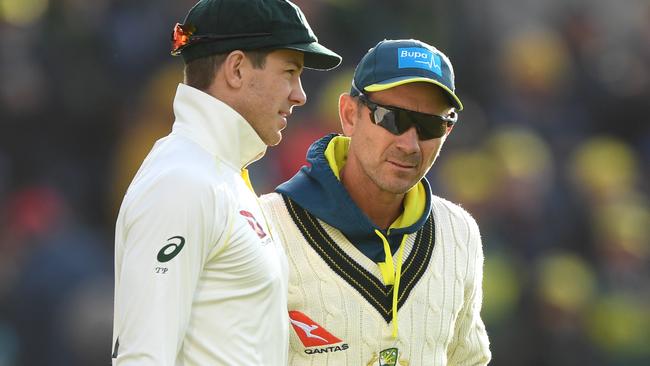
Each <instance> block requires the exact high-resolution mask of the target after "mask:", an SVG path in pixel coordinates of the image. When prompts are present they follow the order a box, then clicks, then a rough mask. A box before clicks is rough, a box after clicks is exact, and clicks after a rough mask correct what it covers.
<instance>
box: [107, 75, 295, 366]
mask: <svg viewBox="0 0 650 366" xmlns="http://www.w3.org/2000/svg"><path fill="white" fill-rule="evenodd" d="M174 113H175V116H176V120H175V122H174V125H173V128H172V132H171V134H169V135H168V136H166V137H164V138H162V139H161V140H159V141H157V142H156V144H155V145H154V147H153V149H152V150H151V152H150V153H149V155H148V156H147V158H146V159H145V160H144V162H143V164H142V166H141V167H140V170H139V171H138V173H137V174H136V176H135V178H134V179H133V182H132V183H131V185H130V186H129V188H128V191H127V193H126V195H125V197H124V201H123V202H122V206H121V208H120V212H119V216H118V219H117V224H116V231H115V314H114V327H113V349H112V353H113V366H131V365H133V366H135V365H138V366H147V365H152V366H154V365H155V366H167V365H168V366H180V365H183V366H193V365H202V366H205V365H286V363H287V344H288V326H289V319H288V315H287V308H286V303H287V281H288V273H287V261H286V258H285V255H284V252H283V249H282V247H281V246H280V243H278V242H277V240H274V239H275V238H276V235H274V233H273V232H272V229H270V228H269V225H267V222H266V219H265V218H264V215H263V213H262V211H261V209H260V206H259V204H258V201H257V197H256V196H255V194H254V193H253V192H252V191H251V189H250V188H249V187H248V186H247V184H246V181H245V180H244V179H243V178H242V176H241V171H242V169H244V168H245V167H246V166H247V165H248V164H250V163H251V162H253V161H255V160H257V159H259V158H260V157H261V156H262V155H264V152H265V149H266V146H265V144H264V143H263V142H262V140H261V139H260V138H259V136H258V135H257V134H256V133H255V131H254V130H253V129H252V128H251V127H250V125H249V124H248V123H247V122H246V121H245V120H244V118H243V117H241V115H239V114H238V113H237V112H236V111H234V110H233V109H232V108H230V107H229V106H227V105H226V104H224V103H222V102H221V101H219V100H217V99H215V98H213V97H212V96H210V95H208V94H205V93H203V92H201V91H199V90H197V89H194V88H191V87H189V86H186V85H183V84H180V85H179V86H178V90H177V93H176V97H175V99H174Z"/></svg>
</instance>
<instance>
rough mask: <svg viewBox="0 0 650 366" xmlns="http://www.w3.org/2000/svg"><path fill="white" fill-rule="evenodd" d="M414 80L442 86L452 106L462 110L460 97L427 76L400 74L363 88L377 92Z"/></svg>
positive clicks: (413, 81) (414, 81)
mask: <svg viewBox="0 0 650 366" xmlns="http://www.w3.org/2000/svg"><path fill="white" fill-rule="evenodd" d="M416 82H424V83H430V84H434V85H437V86H439V87H440V88H442V90H444V91H445V92H446V93H447V96H449V99H450V100H451V101H452V103H453V104H455V105H454V106H455V107H456V110H457V111H459V112H460V111H462V110H463V103H461V101H460V99H458V96H456V94H455V93H454V92H453V91H451V89H449V88H448V87H447V86H445V85H444V84H442V83H441V82H439V81H437V80H433V79H429V78H425V77H422V76H400V77H397V78H392V79H388V80H384V81H382V82H379V83H375V84H372V85H368V86H366V87H365V88H363V89H364V90H365V91H367V92H378V91H382V90H386V89H390V88H394V87H396V86H399V85H404V84H409V83H416Z"/></svg>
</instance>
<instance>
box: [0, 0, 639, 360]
mask: <svg viewBox="0 0 650 366" xmlns="http://www.w3.org/2000/svg"><path fill="white" fill-rule="evenodd" d="M193 2H194V0H182V1H181V0H140V1H126V0H93V1H88V0H0V49H1V51H0V80H1V82H0V250H1V255H0V366H6V365H21V366H22V365H25V366H32V365H34V366H35V365H66V366H70V365H73V366H74V365H84V366H87V365H107V364H108V362H109V353H110V346H111V345H110V343H111V341H110V336H111V331H112V329H111V327H112V297H113V278H112V265H113V258H112V256H113V227H114V220H115V217H116V211H117V208H118V207H119V203H120V200H121V197H122V194H123V192H124V190H125V188H126V186H127V184H128V182H129V181H130V179H131V177H132V176H133V174H134V172H135V169H137V167H138V166H139V164H140V162H141V160H142V158H143V156H144V155H145V154H146V152H147V151H148V150H149V149H150V147H151V145H152V143H153V141H155V140H156V139H157V138H159V137H161V136H163V135H165V134H166V133H167V132H168V131H169V129H170V126H171V123H172V120H173V115H172V112H171V102H172V98H173V93H174V90H175V86H176V83H177V82H178V81H179V80H180V79H181V71H182V61H181V60H180V59H178V58H172V57H171V56H169V34H170V31H171V28H172V25H173V24H174V23H175V22H177V21H182V17H183V15H184V14H185V12H186V11H187V9H188V8H189V7H190V6H191V5H192V4H193ZM297 3H298V4H299V5H300V6H301V7H302V8H303V10H304V12H305V13H306V14H307V18H308V19H309V21H310V23H311V25H312V28H314V30H315V31H316V33H317V34H318V36H319V37H320V40H321V41H322V42H323V43H324V44H325V45H327V46H329V47H330V48H332V49H334V50H336V51H338V52H339V53H340V54H341V55H342V56H343V57H344V61H343V64H342V66H341V67H340V68H339V69H337V70H336V71H334V72H327V73H322V72H315V71H307V72H305V74H304V77H303V84H304V87H305V90H306V92H307V94H308V98H309V101H308V103H307V105H306V106H305V107H302V108H298V109H297V110H296V111H295V113H294V115H293V116H292V118H291V119H290V123H289V127H288V129H287V130H286V132H285V137H284V140H283V143H282V145H281V146H280V147H277V148H272V149H270V150H269V152H268V153H267V156H266V157H265V158H264V159H263V160H262V161H261V162H258V163H256V164H255V165H254V166H253V167H252V176H253V181H254V185H255V188H256V190H257V192H258V193H264V192H268V191H270V190H272V189H273V188H274V187H275V185H277V184H278V183H279V182H281V181H282V180H284V179H286V178H288V177H289V176H291V174H292V172H293V171H294V170H295V169H297V167H298V166H300V164H301V162H302V160H303V157H304V153H305V149H306V146H307V145H308V144H309V142H310V141H311V140H313V139H315V138H318V137H320V136H321V135H323V134H325V133H327V132H330V131H340V128H339V125H338V118H337V116H336V102H337V96H338V94H339V93H341V92H343V91H346V90H347V89H348V88H349V82H350V78H351V72H352V70H353V68H354V66H355V65H356V63H357V62H358V60H359V59H360V58H361V56H362V55H363V54H364V53H365V51H366V50H367V49H368V48H369V47H371V46H372V45H374V44H375V43H376V42H378V41H379V40H381V39H383V38H410V37H413V38H419V39H422V40H425V41H428V42H429V43H432V44H434V45H437V46H438V47H439V48H441V49H442V50H444V51H445V52H446V53H447V54H448V55H449V56H450V57H451V59H452V62H453V63H454V66H455V69H456V75H457V90H458V92H459V95H460V96H461V98H462V99H463V101H464V103H465V105H466V111H464V112H463V113H462V114H461V120H460V124H459V125H458V126H457V128H456V129H455V130H454V133H453V134H452V136H451V139H450V140H449V141H448V142H447V144H446V145H445V148H444V149H443V152H442V155H441V158H440V159H439V160H438V162H437V163H436V165H435V166H434V168H433V170H432V172H431V173H430V175H429V178H430V180H431V182H432V185H433V187H434V191H435V192H436V193H437V194H439V195H441V196H443V197H447V198H449V199H450V200H452V201H454V202H458V203H460V204H461V205H463V206H464V207H465V208H467V209H468V210H469V211H470V212H472V213H473V215H474V216H475V217H476V219H477V220H478V222H479V225H480V227H481V230H482V234H483V240H484V246H485V254H486V262H485V281H484V289H485V300H484V307H483V317H484V319H485V322H486V324H487V328H488V332H489V334H490V338H491V342H492V346H491V348H492V351H493V355H494V357H493V362H492V363H491V364H492V365H498V366H507V365H554V366H561V365H603V366H604V365H613V366H614V365H616V366H618V365H621V366H623V365H625V366H635V365H648V364H650V265H649V256H650V201H649V199H650V183H649V182H650V127H649V126H650V117H649V116H650V2H648V1H647V0H626V1H606V0H589V1H587V0H546V1H536V0H517V1H515V0H485V1H472V0H454V1H443V0H435V1H424V0H421V1H418V0H401V1H389V0H303V1H297Z"/></svg>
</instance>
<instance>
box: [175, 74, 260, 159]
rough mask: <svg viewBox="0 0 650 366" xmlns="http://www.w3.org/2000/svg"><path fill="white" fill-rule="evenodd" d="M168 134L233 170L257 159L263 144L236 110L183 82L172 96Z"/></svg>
mask: <svg viewBox="0 0 650 366" xmlns="http://www.w3.org/2000/svg"><path fill="white" fill-rule="evenodd" d="M174 115H175V116H176V121H175V122H174V126H173V127H172V131H173V132H172V133H174V134H178V135H182V136H184V137H187V138H189V139H190V140H192V141H194V142H196V143H197V144H199V145H200V146H201V147H203V148H204V149H206V150H207V151H209V152H210V153H211V154H213V155H215V156H216V157H217V158H219V159H221V160H223V161H224V162H225V163H226V164H228V165H230V166H231V167H232V168H233V169H235V170H236V171H239V170H242V169H244V168H246V166H248V165H249V164H250V163H252V162H254V161H256V160H259V159H260V158H261V157H262V156H264V153H265V152H266V144H264V142H263V141H262V139H261V138H260V137H259V136H258V135H257V133H256V132H255V130H254V129H253V128H252V127H251V125H250V124H249V123H248V122H247V121H246V120H245V119H244V117H242V116H241V115H240V114H239V113H237V111H235V110H234V109H232V108H231V107H230V106H229V105H227V104H225V103H224V102H222V101H220V100H219V99H217V98H215V97H213V96H211V95H209V94H206V93H204V92H202V91H200V90H198V89H195V88H193V87H191V86H187V85H185V84H178V88H177V89H176V97H175V98H174Z"/></svg>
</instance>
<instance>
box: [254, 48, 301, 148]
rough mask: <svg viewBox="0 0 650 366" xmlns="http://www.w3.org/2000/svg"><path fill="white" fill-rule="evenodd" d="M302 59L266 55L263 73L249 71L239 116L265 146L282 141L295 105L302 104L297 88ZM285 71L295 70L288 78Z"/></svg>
mask: <svg viewBox="0 0 650 366" xmlns="http://www.w3.org/2000/svg"><path fill="white" fill-rule="evenodd" d="M303 57H304V56H303V55H302V53H300V52H297V51H290V50H277V51H273V52H271V53H269V55H268V56H267V59H266V64H265V66H264V68H262V69H252V70H251V71H252V72H251V74H250V76H249V80H248V81H247V83H246V87H245V94H244V100H243V102H242V104H243V107H242V110H243V111H244V113H242V115H243V116H244V118H246V120H247V121H248V122H249V124H250V125H251V127H253V129H254V130H255V132H257V134H258V136H259V137H260V138H261V139H262V141H264V143H265V144H266V145H267V146H275V145H277V144H279V143H280V141H281V140H282V130H284V129H285V128H286V127H287V118H288V116H289V115H290V114H291V110H292V108H293V107H294V106H295V105H302V104H304V99H303V97H304V92H303V91H302V86H301V85H300V74H301V72H302V63H303ZM287 70H296V72H295V73H294V74H293V75H289V74H288V73H287Z"/></svg>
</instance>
